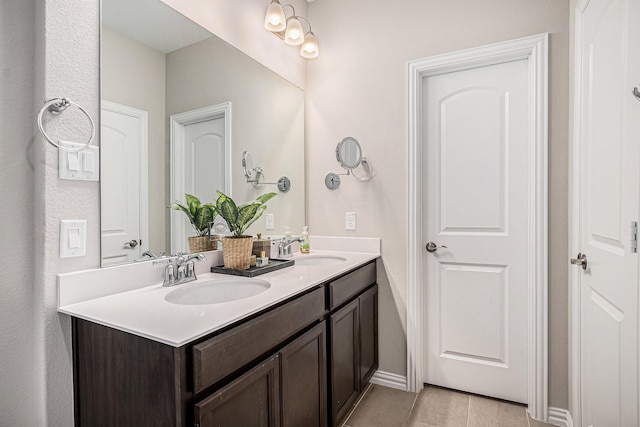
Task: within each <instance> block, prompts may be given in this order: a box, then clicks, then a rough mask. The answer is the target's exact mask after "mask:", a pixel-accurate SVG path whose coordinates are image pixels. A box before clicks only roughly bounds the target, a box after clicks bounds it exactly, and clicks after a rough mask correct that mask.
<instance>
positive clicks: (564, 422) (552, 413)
mask: <svg viewBox="0 0 640 427" xmlns="http://www.w3.org/2000/svg"><path fill="white" fill-rule="evenodd" d="M548 419H549V421H548V422H549V424H553V425H554V426H560V427H573V418H571V413H570V412H569V411H567V410H566V409H562V408H554V407H549V417H548Z"/></svg>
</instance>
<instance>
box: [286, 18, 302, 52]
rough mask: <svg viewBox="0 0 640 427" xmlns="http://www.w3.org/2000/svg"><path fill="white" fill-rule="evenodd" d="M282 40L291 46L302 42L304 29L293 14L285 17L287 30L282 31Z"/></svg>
mask: <svg viewBox="0 0 640 427" xmlns="http://www.w3.org/2000/svg"><path fill="white" fill-rule="evenodd" d="M284 41H285V43H287V44H290V45H293V46H299V45H301V44H302V43H304V31H302V24H300V21H298V18H296V17H295V16H292V17H290V18H289V19H287V31H286V32H285V33H284Z"/></svg>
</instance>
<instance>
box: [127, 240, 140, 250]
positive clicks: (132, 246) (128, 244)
mask: <svg viewBox="0 0 640 427" xmlns="http://www.w3.org/2000/svg"><path fill="white" fill-rule="evenodd" d="M124 246H128V247H130V248H132V249H133V248H135V247H136V246H138V241H137V240H130V241H128V242H124Z"/></svg>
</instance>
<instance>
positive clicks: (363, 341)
mask: <svg viewBox="0 0 640 427" xmlns="http://www.w3.org/2000/svg"><path fill="white" fill-rule="evenodd" d="M358 299H359V300H360V390H364V388H365V385H366V384H367V383H368V382H369V380H370V379H371V376H373V374H374V372H375V371H376V369H378V285H375V286H374V287H373V288H371V289H369V290H368V291H366V292H364V293H363V294H362V295H360V297H359V298H358Z"/></svg>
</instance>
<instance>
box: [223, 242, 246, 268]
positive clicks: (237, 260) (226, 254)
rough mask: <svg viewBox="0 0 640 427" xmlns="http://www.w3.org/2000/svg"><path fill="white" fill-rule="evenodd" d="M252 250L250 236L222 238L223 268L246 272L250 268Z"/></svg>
mask: <svg viewBox="0 0 640 427" xmlns="http://www.w3.org/2000/svg"><path fill="white" fill-rule="evenodd" d="M252 249H253V237H252V236H242V237H223V238H222V257H223V258H224V268H231V269H233V270H247V269H248V268H249V267H250V266H251V250H252Z"/></svg>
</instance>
